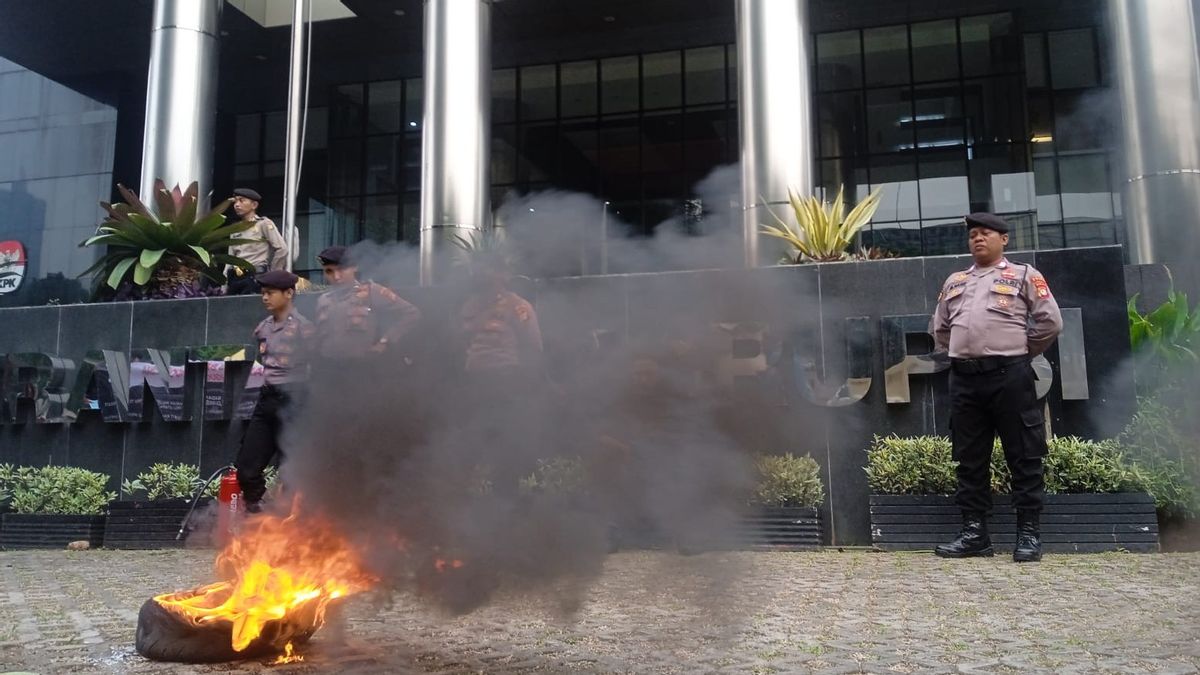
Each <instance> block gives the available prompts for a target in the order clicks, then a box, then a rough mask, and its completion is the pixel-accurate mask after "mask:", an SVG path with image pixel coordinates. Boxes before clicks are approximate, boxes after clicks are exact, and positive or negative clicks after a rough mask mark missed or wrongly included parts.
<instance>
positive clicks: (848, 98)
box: [817, 91, 866, 157]
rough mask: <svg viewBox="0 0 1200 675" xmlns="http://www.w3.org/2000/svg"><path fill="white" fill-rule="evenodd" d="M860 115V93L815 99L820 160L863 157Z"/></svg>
mask: <svg viewBox="0 0 1200 675" xmlns="http://www.w3.org/2000/svg"><path fill="white" fill-rule="evenodd" d="M862 111H863V95H862V92H858V91H845V92H839V93H836V94H818V95H817V138H818V140H819V142H820V153H821V156H822V157H843V156H847V155H860V154H865V153H866V143H865V134H866V128H865V127H866V125H865V124H864V120H863V114H862Z"/></svg>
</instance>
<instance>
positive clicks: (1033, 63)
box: [1025, 33, 1050, 89]
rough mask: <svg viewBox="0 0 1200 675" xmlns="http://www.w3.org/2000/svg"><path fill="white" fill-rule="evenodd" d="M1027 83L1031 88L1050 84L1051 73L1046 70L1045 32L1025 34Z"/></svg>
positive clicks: (1039, 87)
mask: <svg viewBox="0 0 1200 675" xmlns="http://www.w3.org/2000/svg"><path fill="white" fill-rule="evenodd" d="M1025 84H1026V85H1028V86H1029V88H1030V89H1042V88H1045V87H1047V86H1049V85H1050V75H1049V74H1048V73H1047V72H1046V36H1045V34H1044V33H1033V34H1031V35H1026V36H1025Z"/></svg>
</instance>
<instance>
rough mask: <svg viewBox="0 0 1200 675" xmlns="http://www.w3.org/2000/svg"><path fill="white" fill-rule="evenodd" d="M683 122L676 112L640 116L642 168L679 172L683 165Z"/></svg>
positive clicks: (648, 170) (646, 170) (652, 170)
mask: <svg viewBox="0 0 1200 675" xmlns="http://www.w3.org/2000/svg"><path fill="white" fill-rule="evenodd" d="M682 139H683V124H682V120H681V118H680V116H679V115H678V114H667V115H661V114H660V115H646V116H645V117H644V118H642V170H643V171H644V172H646V173H651V172H655V171H662V172H675V173H677V172H679V170H680V169H682V167H683V145H682V142H681V141H682Z"/></svg>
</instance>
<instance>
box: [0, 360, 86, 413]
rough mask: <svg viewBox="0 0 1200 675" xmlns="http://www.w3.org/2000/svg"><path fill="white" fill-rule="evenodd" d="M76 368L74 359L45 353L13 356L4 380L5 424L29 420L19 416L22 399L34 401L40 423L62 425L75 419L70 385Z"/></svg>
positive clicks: (6, 366)
mask: <svg viewBox="0 0 1200 675" xmlns="http://www.w3.org/2000/svg"><path fill="white" fill-rule="evenodd" d="M74 369H75V364H74V362H72V361H71V360H70V359H62V358H59V357H57V356H51V355H49V354H43V353H41V352H24V353H17V354H9V355H8V358H7V359H6V365H5V371H6V373H7V375H6V377H5V381H4V399H5V406H4V408H5V409H6V410H7V412H6V413H5V415H4V416H5V417H6V418H7V419H6V420H5V422H7V423H9V424H12V423H20V422H24V421H25V420H23V419H18V416H17V406H18V402H19V401H20V399H28V400H31V401H33V417H34V420H35V421H37V422H44V423H45V422H48V423H62V422H67V421H70V420H72V419H74V417H75V416H74V413H73V412H71V413H69V412H68V407H67V400H68V399H69V398H70V392H69V391H68V390H67V386H66V382H67V378H68V375H69V374H70V373H71V371H73V370H74Z"/></svg>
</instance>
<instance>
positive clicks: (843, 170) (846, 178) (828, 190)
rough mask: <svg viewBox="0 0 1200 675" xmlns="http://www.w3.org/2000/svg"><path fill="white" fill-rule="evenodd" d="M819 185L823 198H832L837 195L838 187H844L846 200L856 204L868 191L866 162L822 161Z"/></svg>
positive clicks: (849, 160)
mask: <svg viewBox="0 0 1200 675" xmlns="http://www.w3.org/2000/svg"><path fill="white" fill-rule="evenodd" d="M820 187H821V189H822V190H823V191H824V193H825V199H829V200H832V199H833V198H834V197H836V196H837V192H838V189H844V190H845V199H846V202H847V203H850V202H853V203H855V204H857V203H858V202H859V201H861V200H862V198H863V197H865V196H866V195H867V194H868V193H869V185H868V184H867V166H866V163H865V162H862V161H861V160H860V161H859V162H856V161H855V160H853V159H827V160H824V161H822V162H821V186H820Z"/></svg>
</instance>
